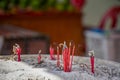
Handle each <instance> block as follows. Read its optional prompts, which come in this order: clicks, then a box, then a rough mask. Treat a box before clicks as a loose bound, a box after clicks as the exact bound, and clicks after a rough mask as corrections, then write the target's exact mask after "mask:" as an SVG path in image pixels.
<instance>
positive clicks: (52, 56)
mask: <svg viewBox="0 0 120 80" xmlns="http://www.w3.org/2000/svg"><path fill="white" fill-rule="evenodd" d="M50 59H51V60H55V56H54V48H53V47H50Z"/></svg>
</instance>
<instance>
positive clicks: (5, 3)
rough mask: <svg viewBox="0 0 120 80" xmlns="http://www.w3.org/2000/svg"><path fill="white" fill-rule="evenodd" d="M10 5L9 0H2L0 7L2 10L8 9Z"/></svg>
mask: <svg viewBox="0 0 120 80" xmlns="http://www.w3.org/2000/svg"><path fill="white" fill-rule="evenodd" d="M7 6H8V5H7V0H0V9H2V10H5V11H6V10H7V8H8V7H7Z"/></svg>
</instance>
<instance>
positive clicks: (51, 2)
mask: <svg viewBox="0 0 120 80" xmlns="http://www.w3.org/2000/svg"><path fill="white" fill-rule="evenodd" d="M47 6H48V8H49V7H54V6H55V0H48V1H47Z"/></svg>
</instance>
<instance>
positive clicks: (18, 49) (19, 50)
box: [15, 44, 21, 62]
mask: <svg viewBox="0 0 120 80" xmlns="http://www.w3.org/2000/svg"><path fill="white" fill-rule="evenodd" d="M15 46H16V54H17V55H18V59H17V61H18V62H20V61H21V57H20V55H21V48H20V46H19V45H18V44H15Z"/></svg>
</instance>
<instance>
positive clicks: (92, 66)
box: [90, 56, 94, 73]
mask: <svg viewBox="0 0 120 80" xmlns="http://www.w3.org/2000/svg"><path fill="white" fill-rule="evenodd" d="M90 59H91V72H92V73H94V56H91V57H90Z"/></svg>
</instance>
